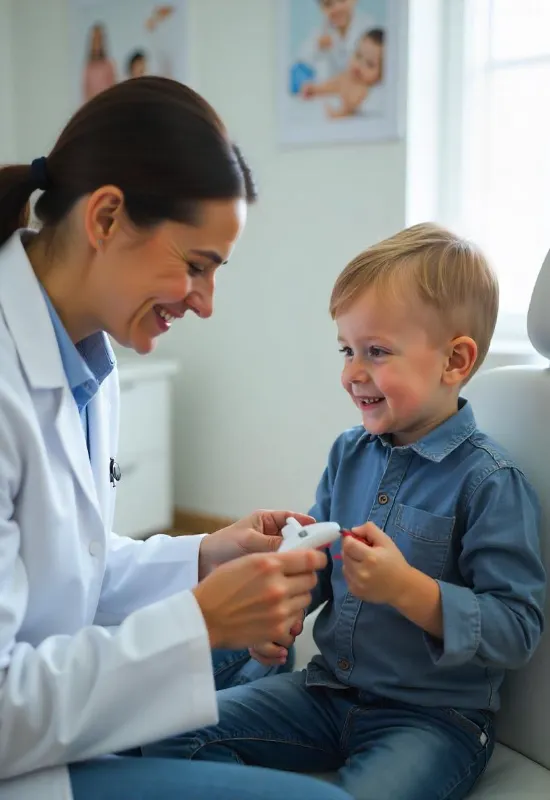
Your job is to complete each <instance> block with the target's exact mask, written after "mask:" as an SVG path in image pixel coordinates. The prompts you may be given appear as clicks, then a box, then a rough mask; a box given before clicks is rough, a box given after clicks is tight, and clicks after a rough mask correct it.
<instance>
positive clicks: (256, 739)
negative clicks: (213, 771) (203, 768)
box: [143, 672, 344, 772]
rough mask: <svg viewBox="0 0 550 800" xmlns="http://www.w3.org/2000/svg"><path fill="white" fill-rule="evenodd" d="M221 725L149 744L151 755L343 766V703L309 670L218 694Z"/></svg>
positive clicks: (284, 766) (306, 767)
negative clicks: (312, 680) (309, 680)
mask: <svg viewBox="0 0 550 800" xmlns="http://www.w3.org/2000/svg"><path fill="white" fill-rule="evenodd" d="M218 706H219V718H220V722H219V723H218V725H213V726H210V727H208V728H203V729H202V730H198V731H193V732H191V733H188V734H183V735H182V736H178V737H176V738H174V739H169V740H166V741H164V742H159V743H155V744H153V745H148V746H146V747H144V748H143V753H144V755H145V756H152V757H161V758H166V757H170V758H186V759H199V760H201V761H202V760H205V761H225V762H233V763H235V762H237V763H244V764H251V765H255V766H263V767H267V766H269V767H272V768H274V769H280V770H293V771H296V772H328V771H332V770H334V769H337V768H338V767H340V766H342V764H343V763H344V759H343V757H342V755H341V751H340V727H341V726H340V723H339V720H338V707H337V706H338V703H336V702H333V701H332V700H331V696H330V693H328V692H327V691H325V690H324V689H322V688H314V689H308V688H306V686H305V675H304V673H301V672H293V673H290V674H288V675H275V676H273V677H270V678H264V679H263V680H260V681H255V682H254V683H251V684H248V685H246V686H236V687H234V688H232V689H226V690H225V691H222V692H219V694H218Z"/></svg>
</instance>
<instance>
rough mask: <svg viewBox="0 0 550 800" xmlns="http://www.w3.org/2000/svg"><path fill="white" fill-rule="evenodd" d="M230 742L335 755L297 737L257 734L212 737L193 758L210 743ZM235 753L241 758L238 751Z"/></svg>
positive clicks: (195, 752)
mask: <svg viewBox="0 0 550 800" xmlns="http://www.w3.org/2000/svg"><path fill="white" fill-rule="evenodd" d="M230 742H262V743H264V744H287V745H292V746H294V747H303V748H305V749H307V750H318V751H319V752H320V753H325V754H326V755H333V753H331V751H330V750H325V748H324V747H319V746H318V745H314V744H306V743H304V742H300V741H298V740H296V739H278V738H273V737H271V736H267V735H266V734H263V735H262V734H257V735H256V736H249V735H247V736H230V737H226V738H223V739H211V740H210V741H207V742H201V743H200V744H199V745H198V747H196V749H195V750H193V752H192V753H191V760H192V759H193V758H195V756H196V754H197V753H199V752H200V751H201V750H204V748H206V747H209V746H210V745H218V744H222V745H223V744H228V743H230ZM235 755H236V756H237V757H238V758H239V760H240V757H239V756H238V753H235Z"/></svg>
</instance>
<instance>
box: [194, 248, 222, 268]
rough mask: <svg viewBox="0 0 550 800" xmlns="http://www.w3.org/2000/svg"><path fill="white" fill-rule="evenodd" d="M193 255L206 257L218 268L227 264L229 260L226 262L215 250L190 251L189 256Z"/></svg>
mask: <svg viewBox="0 0 550 800" xmlns="http://www.w3.org/2000/svg"><path fill="white" fill-rule="evenodd" d="M192 253H194V254H195V255H196V256H204V258H208V259H210V261H213V262H214V264H217V265H218V266H219V265H221V264H227V260H225V261H224V260H223V258H222V257H221V256H220V254H219V253H217V252H216V251H215V250H189V253H188V255H191V254H192Z"/></svg>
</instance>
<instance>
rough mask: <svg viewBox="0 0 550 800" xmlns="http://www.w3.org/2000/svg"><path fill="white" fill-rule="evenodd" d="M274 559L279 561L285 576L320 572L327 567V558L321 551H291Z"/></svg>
mask: <svg viewBox="0 0 550 800" xmlns="http://www.w3.org/2000/svg"><path fill="white" fill-rule="evenodd" d="M272 558H276V559H278V560H279V562H280V564H281V569H282V571H283V573H284V574H285V575H299V574H305V573H308V572H318V571H319V570H322V569H324V568H325V567H326V565H327V556H326V553H325V552H324V551H321V550H289V551H287V552H285V553H277V554H276V555H275V556H272Z"/></svg>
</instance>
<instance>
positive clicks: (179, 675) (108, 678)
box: [0, 563, 217, 780]
mask: <svg viewBox="0 0 550 800" xmlns="http://www.w3.org/2000/svg"><path fill="white" fill-rule="evenodd" d="M16 574H17V575H18V579H19V582H20V583H23V582H24V580H25V576H24V574H23V571H22V567H21V564H20V563H19V564H18V568H17V572H16ZM6 611H7V609H6V606H5V604H4V603H1V605H0V614H1V616H4V614H5V613H6ZM2 655H3V657H4V661H5V660H6V657H7V656H9V663H8V665H7V666H6V667H5V668H4V669H3V670H2V672H1V673H0V683H1V685H0V719H1V720H2V724H1V725H0V780H2V779H5V778H10V777H14V776H17V775H21V774H24V773H27V772H30V771H33V770H37V769H41V768H43V767H48V766H55V765H61V764H67V763H70V762H74V761H80V760H85V759H90V758H94V757H95V756H99V755H105V754H108V753H115V752H118V751H121V750H124V749H127V748H130V747H135V746H138V745H140V744H145V743H147V742H152V741H155V740H158V739H163V738H165V737H167V736H173V735H175V734H177V733H181V732H183V731H185V730H192V729H194V728H197V727H201V726H204V725H209V724H212V723H215V722H216V720H217V707H216V696H215V688H214V679H213V674H212V668H211V656H210V647H209V642H208V636H207V632H206V629H205V626H204V622H203V618H202V614H201V612H200V610H199V607H198V605H197V603H196V601H195V598H194V596H193V595H192V594H191V593H190V592H185V593H180V594H177V595H173V596H172V597H171V598H169V599H167V600H164V601H161V602H159V603H157V604H154V605H152V606H148V607H147V608H143V609H141V610H140V611H137V612H136V613H135V614H132V615H131V616H130V617H128V618H127V619H126V620H125V622H123V623H122V625H121V626H120V627H119V628H118V630H117V631H116V632H115V633H111V632H108V631H107V630H105V629H104V628H100V627H89V628H84V629H83V630H81V631H80V632H79V633H77V634H76V635H75V636H52V637H49V638H47V639H45V640H44V641H43V642H42V643H41V644H40V645H39V646H38V647H37V648H33V647H31V645H29V644H26V643H18V644H15V642H14V641H11V642H7V641H6V640H5V639H4V640H3V641H2Z"/></svg>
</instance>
